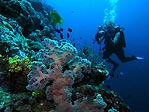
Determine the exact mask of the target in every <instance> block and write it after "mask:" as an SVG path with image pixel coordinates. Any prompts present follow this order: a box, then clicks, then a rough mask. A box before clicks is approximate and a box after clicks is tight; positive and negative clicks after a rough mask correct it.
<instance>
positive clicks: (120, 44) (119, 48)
mask: <svg viewBox="0 0 149 112" xmlns="http://www.w3.org/2000/svg"><path fill="white" fill-rule="evenodd" d="M116 33H117V32H112V33H111V34H110V33H108V32H106V33H105V41H104V44H105V47H104V49H103V50H104V51H103V59H106V60H107V61H108V62H110V63H112V64H113V65H114V67H113V70H112V72H114V71H115V69H116V68H117V67H118V65H119V64H118V63H116V62H115V61H113V60H112V59H111V58H110V56H111V55H112V54H113V53H114V54H116V56H117V57H118V58H119V59H120V60H121V61H122V62H128V61H131V60H135V59H136V57H135V56H132V57H126V56H125V52H124V49H123V48H124V47H126V43H125V38H124V33H123V32H122V31H120V38H119V39H118V41H117V43H116V44H114V43H113V42H112V40H111V39H113V38H114V37H115V34H116Z"/></svg>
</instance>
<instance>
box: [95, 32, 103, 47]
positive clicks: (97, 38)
mask: <svg viewBox="0 0 149 112" xmlns="http://www.w3.org/2000/svg"><path fill="white" fill-rule="evenodd" d="M104 33H105V32H104V31H99V32H98V33H97V34H96V36H95V38H96V41H97V42H98V44H100V43H101V42H102V41H103V40H104Z"/></svg>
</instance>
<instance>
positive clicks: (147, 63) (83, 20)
mask: <svg viewBox="0 0 149 112" xmlns="http://www.w3.org/2000/svg"><path fill="white" fill-rule="evenodd" d="M47 1H48V2H47V4H49V5H51V6H52V7H53V8H54V9H55V10H57V12H58V13H59V14H60V15H61V16H62V18H63V26H62V27H63V28H64V35H65V33H66V31H67V28H68V27H71V28H72V29H73V32H72V33H71V38H70V40H72V38H75V43H76V47H77V48H78V49H79V47H78V45H79V43H80V44H81V45H82V46H83V45H89V46H91V47H92V48H93V49H94V50H95V51H96V52H97V51H98V50H99V45H97V44H92V40H93V39H94V35H95V33H96V31H97V27H98V26H99V25H103V18H104V16H105V13H104V10H105V8H108V6H109V5H108V0H47ZM116 12H117V16H116V24H120V25H122V26H123V27H124V28H125V30H124V33H125V38H126V43H127V47H126V48H125V52H126V55H127V56H131V55H136V56H143V57H145V59H144V60H141V61H131V62H128V63H121V62H120V61H119V60H118V59H117V57H116V56H114V55H113V56H112V57H113V58H115V60H117V61H118V62H119V63H121V64H120V67H119V68H118V69H117V73H119V72H123V73H124V75H122V76H121V77H120V78H119V79H117V78H111V79H110V80H108V81H105V84H109V85H110V86H111V87H112V89H113V90H115V91H117V92H118V93H119V94H120V95H121V96H122V98H124V100H125V102H126V103H127V104H128V105H129V106H130V108H131V110H132V112H148V105H149V87H148V86H149V81H148V80H149V73H148V70H149V50H148V49H149V39H148V38H149V0H119V1H118V3H117V9H116ZM57 27H59V26H57Z"/></svg>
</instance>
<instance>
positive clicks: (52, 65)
mask: <svg viewBox="0 0 149 112" xmlns="http://www.w3.org/2000/svg"><path fill="white" fill-rule="evenodd" d="M43 6H45V4H44V5H43V4H42V3H41V0H37V1H34V0H0V47H1V51H0V111H2V112H66V111H68V112H111V111H115V112H130V109H129V107H128V106H127V105H126V104H125V103H124V101H123V100H122V98H121V97H120V96H119V95H118V94H117V93H115V92H114V91H110V90H107V89H105V87H104V85H103V82H104V80H106V79H107V77H108V75H109V71H108V70H107V68H106V67H105V65H104V63H97V62H96V63H93V60H90V59H92V58H90V52H88V49H84V50H83V51H82V53H78V50H77V49H76V48H75V47H74V46H73V45H72V44H71V43H70V42H68V41H67V40H58V39H57V38H56V37H55V25H56V24H54V23H52V21H50V20H51V15H50V12H52V11H53V9H52V8H51V7H50V6H46V8H44V7H43ZM56 13H57V12H56ZM57 14H58V13H57ZM83 53H84V54H85V55H87V56H86V57H88V56H89V58H87V59H86V58H85V57H84V56H81V55H80V54H83ZM94 59H95V57H94ZM94 62H95V60H94Z"/></svg>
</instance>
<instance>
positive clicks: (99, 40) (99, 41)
mask: <svg viewBox="0 0 149 112" xmlns="http://www.w3.org/2000/svg"><path fill="white" fill-rule="evenodd" d="M103 40H104V36H102V37H100V38H99V39H98V43H99V44H100V43H101V42H102V41H103Z"/></svg>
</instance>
